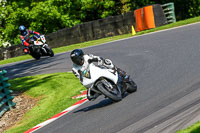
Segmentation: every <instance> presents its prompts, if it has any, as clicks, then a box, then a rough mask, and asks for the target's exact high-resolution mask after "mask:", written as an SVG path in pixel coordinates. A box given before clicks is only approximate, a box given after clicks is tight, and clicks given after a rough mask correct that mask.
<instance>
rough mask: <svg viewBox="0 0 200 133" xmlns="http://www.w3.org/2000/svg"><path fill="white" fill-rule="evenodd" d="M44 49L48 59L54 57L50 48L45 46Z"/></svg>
mask: <svg viewBox="0 0 200 133" xmlns="http://www.w3.org/2000/svg"><path fill="white" fill-rule="evenodd" d="M45 48H46V50H47V53H48V55H49V56H50V57H53V56H54V52H53V50H52V49H51V48H50V47H48V46H46V47H45Z"/></svg>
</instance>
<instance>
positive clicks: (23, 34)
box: [19, 25, 40, 53]
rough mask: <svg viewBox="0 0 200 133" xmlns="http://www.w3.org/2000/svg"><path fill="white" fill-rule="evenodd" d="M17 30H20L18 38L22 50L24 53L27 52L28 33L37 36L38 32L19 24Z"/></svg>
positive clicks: (38, 35)
mask: <svg viewBox="0 0 200 133" xmlns="http://www.w3.org/2000/svg"><path fill="white" fill-rule="evenodd" d="M19 30H20V32H21V34H20V36H19V37H20V39H21V43H22V45H23V46H24V48H23V51H24V53H29V48H28V46H29V40H30V34H33V37H34V38H39V37H40V33H38V32H35V31H32V30H29V29H26V28H25V27H24V26H23V25H21V26H19Z"/></svg>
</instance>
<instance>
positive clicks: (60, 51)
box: [0, 17, 200, 65]
mask: <svg viewBox="0 0 200 133" xmlns="http://www.w3.org/2000/svg"><path fill="white" fill-rule="evenodd" d="M199 21H200V17H195V18H191V19H187V20H183V21H179V22H176V23H171V24H168V25H164V26H161V27H157V28H154V29H150V30H145V31H141V32H137V34H136V35H135V36H138V35H142V34H146V33H150V32H155V31H159V30H164V29H169V28H173V27H177V26H182V25H186V24H191V23H195V22H199ZM130 30H131V29H130ZM131 36H132V35H131V34H124V35H118V36H113V37H107V38H102V39H98V40H93V41H88V42H83V43H78V44H73V45H69V46H63V47H59V48H54V49H53V51H54V52H55V53H62V52H66V51H70V50H73V49H76V48H84V47H88V46H94V45H98V44H102V43H106V42H111V41H114V40H119V39H124V38H128V37H131ZM27 59H32V57H31V56H29V55H24V56H19V57H14V58H10V59H7V60H3V61H0V65H3V64H8V63H13V62H17V61H22V60H27Z"/></svg>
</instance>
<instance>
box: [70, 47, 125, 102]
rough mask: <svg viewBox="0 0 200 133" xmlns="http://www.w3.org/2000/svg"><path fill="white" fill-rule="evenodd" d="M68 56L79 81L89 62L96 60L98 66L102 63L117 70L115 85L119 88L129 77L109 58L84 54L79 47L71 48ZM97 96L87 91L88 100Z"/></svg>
mask: <svg viewBox="0 0 200 133" xmlns="http://www.w3.org/2000/svg"><path fill="white" fill-rule="evenodd" d="M70 57H71V60H72V62H73V68H72V72H73V73H74V75H75V76H76V77H77V78H78V79H79V80H80V81H82V80H83V79H82V76H81V75H82V72H83V70H85V69H87V68H88V67H89V64H90V63H92V62H97V64H98V66H102V65H103V66H105V67H107V68H108V69H113V70H117V71H118V73H119V80H118V83H117V85H118V86H119V87H120V88H121V89H122V81H123V80H126V79H128V78H129V76H128V75H127V74H126V72H125V71H123V70H121V69H120V68H117V67H116V66H114V65H113V63H112V61H111V60H110V59H103V58H102V57H99V56H94V55H92V54H84V52H83V51H82V50H81V49H75V50H73V51H72V52H71V54H70ZM98 96H99V94H98V93H96V92H93V91H87V98H88V100H94V99H96V98H97V97H98Z"/></svg>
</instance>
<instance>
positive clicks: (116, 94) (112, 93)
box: [97, 82, 122, 102]
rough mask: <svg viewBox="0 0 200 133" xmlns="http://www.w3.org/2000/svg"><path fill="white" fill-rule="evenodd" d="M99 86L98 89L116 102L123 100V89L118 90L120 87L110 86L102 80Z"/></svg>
mask: <svg viewBox="0 0 200 133" xmlns="http://www.w3.org/2000/svg"><path fill="white" fill-rule="evenodd" d="M97 88H98V90H99V91H100V92H101V93H102V94H104V95H105V96H106V97H108V98H110V99H111V100H112V101H114V102H118V101H120V100H122V95H121V91H120V90H118V88H116V87H115V88H114V87H113V88H112V89H111V88H108V87H107V86H106V85H104V84H103V83H102V82H99V83H98V84H97Z"/></svg>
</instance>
